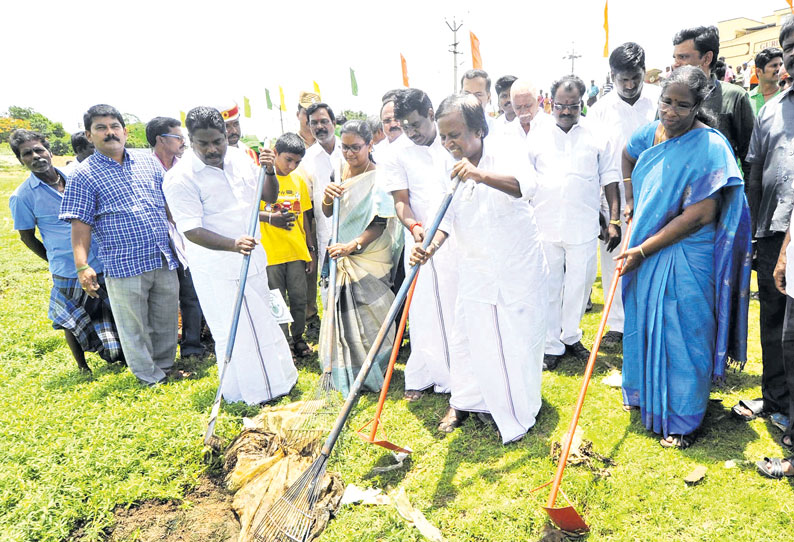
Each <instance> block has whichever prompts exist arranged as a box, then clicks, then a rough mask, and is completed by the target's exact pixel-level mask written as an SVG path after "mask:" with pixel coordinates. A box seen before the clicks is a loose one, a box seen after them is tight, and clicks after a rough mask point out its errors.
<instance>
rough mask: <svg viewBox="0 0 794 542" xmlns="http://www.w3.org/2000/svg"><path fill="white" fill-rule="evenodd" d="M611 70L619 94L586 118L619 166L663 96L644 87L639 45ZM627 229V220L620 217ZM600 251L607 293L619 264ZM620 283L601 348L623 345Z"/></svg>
mask: <svg viewBox="0 0 794 542" xmlns="http://www.w3.org/2000/svg"><path fill="white" fill-rule="evenodd" d="M609 68H610V70H611V72H612V80H613V81H614V82H615V90H616V92H610V93H609V94H607V95H606V96H604V97H603V98H601V99H600V100H598V101H597V102H596V103H595V105H593V107H592V108H591V109H590V111H589V112H588V114H587V120H588V121H595V122H598V123H600V125H601V128H599V129H600V130H603V131H604V133H606V134H607V135H609V137H611V138H612V151H613V152H614V153H615V159H616V160H617V163H618V164H619V163H620V156H621V153H622V152H623V147H625V146H626V143H627V142H628V140H629V138H630V137H631V134H633V133H634V131H635V130H636V129H637V128H639V127H640V126H644V125H646V124H648V123H649V122H653V120H654V118H656V109H657V107H658V103H659V97H660V96H661V92H662V91H661V88H660V87H658V86H656V85H645V84H643V82H644V79H645V51H644V50H643V49H642V47H640V46H639V45H637V44H636V43H631V42H629V43H624V44H623V45H621V46H619V47H617V48H615V50H614V51H612V54H611V55H609ZM618 186H619V187H620V205H621V207H623V206H624V205H625V204H626V194H625V188H624V187H623V183H618ZM601 214H602V215H603V216H604V217H607V216H609V206H608V205H607V199H606V195H605V194H604V193H603V191H602V194H601ZM620 218H621V220H623V223H622V224H620V225H618V224H615V225H616V226H618V227H620V226H621V225H623V226H625V218H624V217H623V214H622V213H621V215H620ZM599 245H600V247H601V284H602V285H603V286H604V289H605V290H606V288H607V287H608V285H609V284H611V283H612V277H613V276H614V274H615V265H616V263H617V262H615V260H614V259H613V256H615V254H614V252H611V251H609V250H608V248H609V246H608V243H607V241H606V240H602V241H601V242H600V243H599ZM621 290H622V288H621V287H620V283H618V289H617V291H616V292H615V299H614V300H613V301H612V310H610V311H609V317H608V318H607V325H608V326H609V331H608V332H607V334H606V335H604V338H603V339H602V340H601V345H602V346H610V345H618V344H622V343H623V319H624V317H623V295H622V291H621Z"/></svg>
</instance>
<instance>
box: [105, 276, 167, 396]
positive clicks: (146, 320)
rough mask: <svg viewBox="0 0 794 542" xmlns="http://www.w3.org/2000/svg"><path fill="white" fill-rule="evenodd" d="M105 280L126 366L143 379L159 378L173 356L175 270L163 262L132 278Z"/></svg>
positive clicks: (150, 380)
mask: <svg viewBox="0 0 794 542" xmlns="http://www.w3.org/2000/svg"><path fill="white" fill-rule="evenodd" d="M105 283H106V285H107V289H108V296H109V297H110V305H111V307H112V310H113V316H114V317H115V320H116V328H118V332H119V339H121V349H122V350H123V351H124V357H125V359H126V360H127V366H128V367H129V368H130V371H132V374H134V375H135V376H136V377H138V379H139V380H141V381H142V382H145V383H147V384H154V383H156V382H160V381H162V380H163V379H164V378H165V375H166V371H167V370H168V369H170V368H171V367H172V366H173V365H174V357H176V340H177V324H178V322H177V307H178V306H179V279H177V276H176V271H169V269H168V264H164V266H163V267H161V268H160V269H155V270H154V271H147V272H145V273H143V274H142V275H137V276H135V277H125V278H113V277H107V278H106V279H105Z"/></svg>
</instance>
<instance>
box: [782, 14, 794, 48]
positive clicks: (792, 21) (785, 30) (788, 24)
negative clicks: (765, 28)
mask: <svg viewBox="0 0 794 542" xmlns="http://www.w3.org/2000/svg"><path fill="white" fill-rule="evenodd" d="M792 32H794V17H792V16H791V15H789V16H788V17H786V19H785V20H784V21H783V25H782V26H781V27H780V38H779V39H778V42H779V43H780V46H781V47H783V40H785V39H786V38H788V37H789V35H791V33H792Z"/></svg>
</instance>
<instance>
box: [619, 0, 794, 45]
mask: <svg viewBox="0 0 794 542" xmlns="http://www.w3.org/2000/svg"><path fill="white" fill-rule="evenodd" d="M790 1H791V0H789V2H790ZM608 56H609V0H606V2H604V58H606V57H608Z"/></svg>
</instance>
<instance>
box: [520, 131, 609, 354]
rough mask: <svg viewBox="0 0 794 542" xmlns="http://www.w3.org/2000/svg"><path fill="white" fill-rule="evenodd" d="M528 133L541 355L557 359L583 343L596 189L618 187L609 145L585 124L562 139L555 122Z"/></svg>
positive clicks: (593, 251)
mask: <svg viewBox="0 0 794 542" xmlns="http://www.w3.org/2000/svg"><path fill="white" fill-rule="evenodd" d="M538 128H539V129H538V130H537V131H534V130H530V131H529V137H528V138H527V146H528V148H529V157H530V162H531V163H532V165H533V166H534V167H535V170H536V171H537V173H538V189H537V192H536V193H535V197H534V199H533V204H534V208H535V219H536V220H537V224H538V230H539V232H540V238H541V240H542V242H543V250H544V252H545V253H546V259H547V260H548V264H549V295H550V298H549V304H550V306H549V312H548V320H547V322H548V333H547V336H546V353H547V354H553V355H561V354H563V353H564V352H565V346H566V345H572V344H575V343H576V342H578V341H580V340H581V338H582V330H581V329H580V328H579V322H580V321H581V319H582V316H583V315H584V310H585V307H586V305H587V297H588V296H589V294H590V288H591V286H592V284H593V281H594V280H595V276H596V270H597V260H596V252H597V238H598V233H599V222H598V214H599V210H600V208H601V187H602V186H606V185H607V184H610V183H614V182H620V181H621V175H620V171H619V166H618V164H617V163H616V161H615V153H614V152H613V150H612V143H611V141H610V140H609V138H607V137H606V136H604V135H601V134H599V133H598V131H596V130H593V129H592V128H590V127H589V126H588V125H587V124H584V123H579V124H576V125H574V126H573V127H572V128H571V129H570V130H569V131H568V132H567V133H566V132H563V131H562V130H561V129H560V128H559V127H558V126H557V124H556V123H555V122H551V123H543V124H541V125H540V126H539V127H538Z"/></svg>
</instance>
